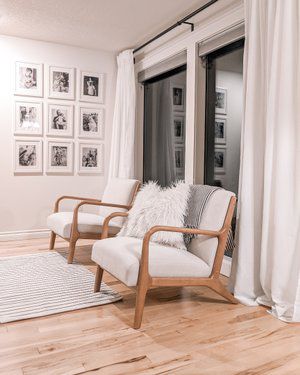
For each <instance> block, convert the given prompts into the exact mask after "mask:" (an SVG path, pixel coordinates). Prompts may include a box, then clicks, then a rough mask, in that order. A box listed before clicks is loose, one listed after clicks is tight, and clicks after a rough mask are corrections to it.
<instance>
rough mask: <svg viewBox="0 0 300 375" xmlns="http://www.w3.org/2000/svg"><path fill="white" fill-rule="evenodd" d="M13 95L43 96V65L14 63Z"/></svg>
mask: <svg viewBox="0 0 300 375" xmlns="http://www.w3.org/2000/svg"><path fill="white" fill-rule="evenodd" d="M15 94H16V95H25V96H37V97H42V96H43V64H35V63H26V62H20V61H17V62H16V64H15Z"/></svg>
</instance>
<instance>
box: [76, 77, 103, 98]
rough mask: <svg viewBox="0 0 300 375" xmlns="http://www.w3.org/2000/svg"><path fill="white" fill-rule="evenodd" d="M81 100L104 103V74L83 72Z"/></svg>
mask: <svg viewBox="0 0 300 375" xmlns="http://www.w3.org/2000/svg"><path fill="white" fill-rule="evenodd" d="M80 100H81V101H85V102H95V103H104V74H101V73H90V72H81V86H80Z"/></svg>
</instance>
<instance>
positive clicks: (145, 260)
mask: <svg viewBox="0 0 300 375" xmlns="http://www.w3.org/2000/svg"><path fill="white" fill-rule="evenodd" d="M156 232H179V233H190V234H198V235H205V236H210V237H218V238H219V237H221V236H223V235H224V234H225V233H226V232H227V228H226V227H223V228H222V229H221V230H220V231H213V230H203V229H195V228H180V227H171V226H162V225H161V226H160V225H156V226H154V227H152V228H150V229H149V230H148V232H147V233H146V234H145V236H144V238H143V246H142V256H141V263H140V272H142V273H144V274H147V275H148V276H149V268H148V267H149V265H148V264H149V242H150V240H151V236H152V235H153V234H154V233H156Z"/></svg>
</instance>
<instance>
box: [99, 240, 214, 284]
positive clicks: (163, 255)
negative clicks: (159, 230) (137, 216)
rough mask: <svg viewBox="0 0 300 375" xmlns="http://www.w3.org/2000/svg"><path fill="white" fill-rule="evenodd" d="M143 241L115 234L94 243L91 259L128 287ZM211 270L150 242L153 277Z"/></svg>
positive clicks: (188, 255) (200, 274)
mask: <svg viewBox="0 0 300 375" xmlns="http://www.w3.org/2000/svg"><path fill="white" fill-rule="evenodd" d="M142 243H143V242H142V240H140V239H138V238H133V237H115V238H107V239H105V240H101V241H97V242H95V244H94V246H93V251H92V260H93V261H94V262H96V263H97V264H99V265H100V266H101V267H102V268H103V269H104V270H106V271H108V272H109V273H110V274H112V275H113V276H115V277H116V278H117V279H119V280H121V281H122V282H123V283H125V284H126V285H128V286H135V285H137V279H138V273H139V266H140V259H141V253H142ZM210 272H211V267H209V266H208V265H207V264H206V263H205V262H204V261H203V260H202V259H200V258H198V257H197V256H195V255H193V254H191V253H189V252H188V251H183V250H180V249H176V248H174V247H170V246H163V245H159V244H156V243H153V242H152V243H150V247H149V274H150V275H151V276H152V277H208V276H209V275H210Z"/></svg>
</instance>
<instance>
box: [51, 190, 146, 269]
mask: <svg viewBox="0 0 300 375" xmlns="http://www.w3.org/2000/svg"><path fill="white" fill-rule="evenodd" d="M139 187H140V183H137V184H136V186H135V188H134V191H133V195H132V199H131V202H130V204H129V205H122V204H116V203H106V202H102V200H100V199H91V198H83V197H76V196H71V195H64V196H62V197H59V198H58V199H57V200H56V202H55V205H54V211H53V213H57V212H59V205H60V202H61V201H62V200H66V199H70V200H79V201H80V203H78V204H77V205H76V207H75V209H74V211H73V221H72V227H71V234H70V238H65V237H61V236H59V234H57V233H55V232H53V231H51V235H50V246H49V248H50V250H53V249H54V245H55V239H56V236H59V237H61V238H63V239H64V240H66V241H68V242H69V254H68V263H72V262H73V259H74V254H75V249H76V242H77V241H78V240H79V239H80V238H81V239H91V240H99V239H101V237H102V232H100V233H89V232H79V230H78V212H79V209H80V207H82V206H84V205H92V206H104V207H113V208H116V209H117V208H122V209H125V210H130V208H131V205H132V203H133V200H134V198H135V196H136V194H137V192H138V189H139ZM110 216H111V215H110ZM105 222H107V221H104V222H103V224H104V223H105ZM103 228H104V225H103V226H102V229H103ZM105 233H106V237H108V226H107V228H106V232H105ZM106 237H105V238H106Z"/></svg>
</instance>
